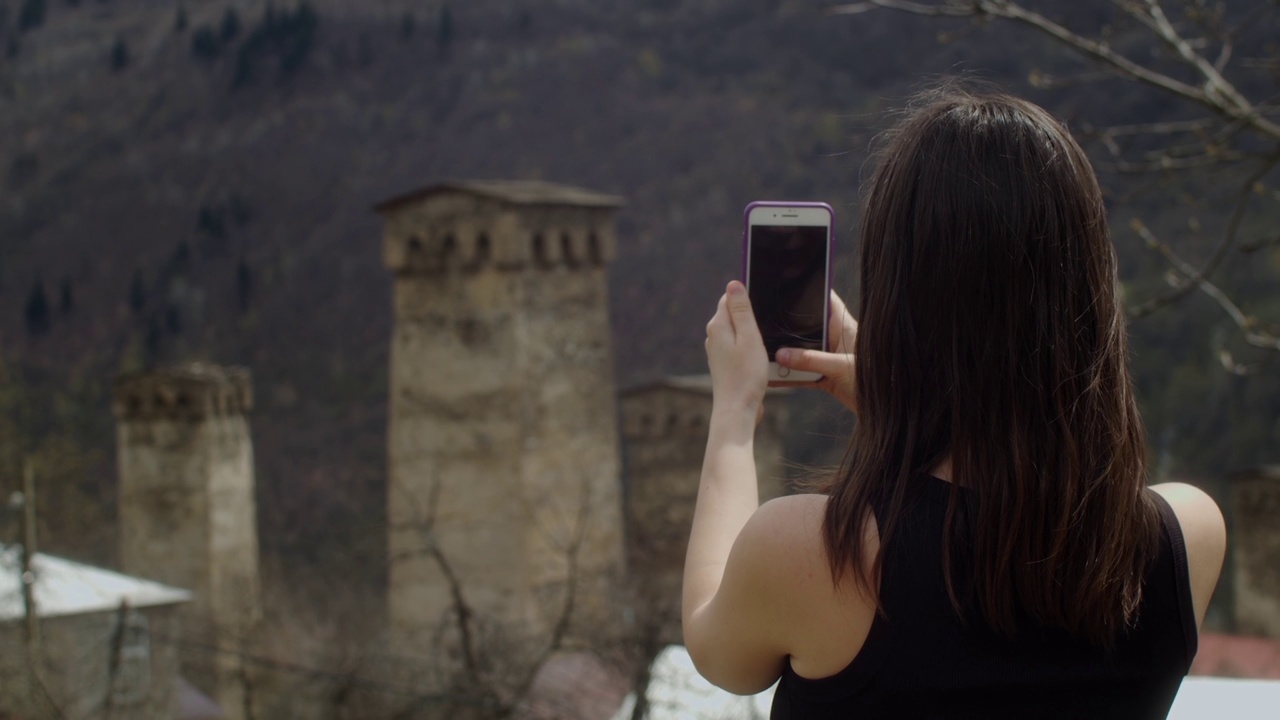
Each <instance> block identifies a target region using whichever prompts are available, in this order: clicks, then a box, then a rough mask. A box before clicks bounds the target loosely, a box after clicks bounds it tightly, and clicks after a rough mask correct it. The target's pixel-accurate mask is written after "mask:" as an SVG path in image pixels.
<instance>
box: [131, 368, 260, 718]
mask: <svg viewBox="0 0 1280 720" xmlns="http://www.w3.org/2000/svg"><path fill="white" fill-rule="evenodd" d="M251 405H252V393H251V389H250V381H249V373H248V371H247V370H243V369H239V368H224V367H216V366H210V365H187V366H183V367H176V368H171V369H166V370H160V371H156V372H147V373H138V374H134V375H127V376H124V377H121V378H119V379H118V380H117V381H116V383H115V413H116V418H117V423H118V424H117V433H116V435H117V462H118V464H119V473H120V498H119V504H120V532H121V537H120V560H121V564H122V566H123V569H124V571H125V572H126V573H129V574H132V575H137V576H140V577H145V578H149V579H154V580H159V581H161V582H164V583H167V584H169V585H173V586H176V587H180V588H184V589H188V590H192V591H194V594H195V597H194V600H193V601H192V602H191V603H190V604H189V605H187V606H186V607H184V608H183V609H182V613H181V620H182V635H183V639H184V640H185V641H188V642H190V643H192V644H195V645H209V646H214V645H216V646H217V647H221V648H228V649H237V648H245V647H246V645H247V643H249V642H250V641H251V639H252V635H253V632H254V631H255V630H256V629H257V627H258V625H259V621H260V619H261V614H262V605H261V590H260V585H259V577H258V529H257V512H256V507H255V501H254V476H253V446H252V443H251V442H250V439H249V423H248V420H247V419H246V417H245V415H246V413H247V412H248V411H249V409H250V407H251ZM182 673H183V675H184V676H185V677H186V678H187V679H188V680H189V681H191V682H192V684H194V685H195V686H196V687H198V688H200V689H201V690H202V691H204V692H205V693H206V694H208V695H209V696H210V697H212V698H213V699H214V700H216V701H217V702H218V704H219V705H221V707H222V709H223V712H224V713H225V717H227V718H242V717H243V711H244V705H245V697H244V693H245V687H244V684H243V683H244V679H245V669H244V668H243V667H242V663H241V661H240V659H239V656H237V655H235V654H232V653H223V654H215V653H210V652H206V651H190V652H184V653H183V657H182Z"/></svg>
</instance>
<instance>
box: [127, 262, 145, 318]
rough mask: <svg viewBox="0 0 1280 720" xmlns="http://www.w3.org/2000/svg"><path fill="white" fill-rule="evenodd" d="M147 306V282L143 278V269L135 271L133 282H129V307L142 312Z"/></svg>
mask: <svg viewBox="0 0 1280 720" xmlns="http://www.w3.org/2000/svg"><path fill="white" fill-rule="evenodd" d="M146 306H147V284H146V282H144V281H143V279H142V271H141V270H134V271H133V282H131V283H130V284H129V308H130V309H131V310H133V311H134V312H135V313H141V312H142V310H143V309H144V308H146Z"/></svg>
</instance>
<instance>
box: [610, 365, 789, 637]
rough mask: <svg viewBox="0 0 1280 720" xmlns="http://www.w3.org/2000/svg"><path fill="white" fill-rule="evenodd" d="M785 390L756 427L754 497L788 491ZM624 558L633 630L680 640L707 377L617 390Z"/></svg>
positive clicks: (768, 401)
mask: <svg viewBox="0 0 1280 720" xmlns="http://www.w3.org/2000/svg"><path fill="white" fill-rule="evenodd" d="M786 394H787V393H786V392H785V391H781V390H771V391H769V394H768V395H767V396H766V398H765V415H764V419H763V421H762V422H761V424H760V427H759V428H758V429H757V431H756V441H755V456H756V474H757V482H758V486H759V492H760V502H762V503H763V502H765V501H767V500H770V499H772V498H775V497H779V496H781V495H784V494H786V493H787V492H788V485H787V472H786V466H785V464H784V460H783V440H782V437H783V435H782V434H783V429H784V428H785V427H786V423H787V408H786ZM621 411H622V434H623V442H624V446H623V449H624V457H625V469H626V474H625V487H626V502H625V508H626V518H627V528H628V536H627V556H628V566H629V568H630V570H631V572H632V573H633V575H634V577H633V578H632V586H633V587H634V588H636V590H635V593H636V602H637V604H638V607H637V608H636V613H637V622H638V623H639V624H640V627H639V628H638V629H639V631H640V632H641V633H646V632H656V633H657V634H658V637H659V638H660V639H661V640H662V643H663V644H671V643H675V644H683V642H684V641H683V639H682V637H681V631H680V587H681V582H682V579H683V574H684V556H685V549H686V548H687V546H688V544H689V530H690V528H691V527H692V525H693V509H694V505H695V504H696V501H697V497H698V483H699V480H700V478H701V475H702V458H703V452H704V451H705V449H706V445H707V428H708V424H709V422H710V418H711V380H710V377H709V376H694V377H674V378H667V379H665V380H662V381H659V382H655V383H652V384H648V385H644V386H642V387H637V388H632V389H629V390H627V391H626V392H624V393H623V394H622V397H621Z"/></svg>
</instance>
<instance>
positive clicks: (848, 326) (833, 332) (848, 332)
mask: <svg viewBox="0 0 1280 720" xmlns="http://www.w3.org/2000/svg"><path fill="white" fill-rule="evenodd" d="M857 335H858V321H857V320H854V319H853V313H850V312H849V309H848V308H847V307H845V304H844V301H843V300H841V299H840V296H839V295H837V294H836V291H835V290H832V291H831V320H830V322H829V323H828V324H827V336H828V342H827V347H829V348H831V349H832V350H834V351H836V352H853V341H854V338H855V337H857Z"/></svg>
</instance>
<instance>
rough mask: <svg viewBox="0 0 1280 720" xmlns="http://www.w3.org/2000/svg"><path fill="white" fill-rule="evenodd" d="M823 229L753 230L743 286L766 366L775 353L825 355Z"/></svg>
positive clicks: (780, 227)
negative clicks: (799, 351)
mask: <svg viewBox="0 0 1280 720" xmlns="http://www.w3.org/2000/svg"><path fill="white" fill-rule="evenodd" d="M826 286H827V228H826V227H823V226H804V225H802V226H794V225H792V226H786V225H752V226H751V242H750V257H749V259H748V269H747V287H748V289H749V295H750V297H751V307H752V309H753V310H754V311H755V314H756V322H757V323H759V325H760V334H761V335H762V336H763V337H764V347H765V349H766V350H767V351H768V352H769V361H770V362H772V361H773V360H774V356H775V353H777V351H778V348H782V347H796V348H807V349H811V350H823V349H824V348H823V346H822V336H823V325H824V322H825V319H826V318H825V315H826V312H825V311H826V304H827V297H826Z"/></svg>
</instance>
